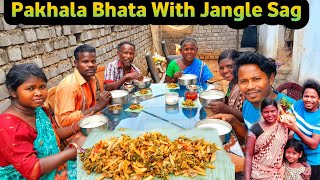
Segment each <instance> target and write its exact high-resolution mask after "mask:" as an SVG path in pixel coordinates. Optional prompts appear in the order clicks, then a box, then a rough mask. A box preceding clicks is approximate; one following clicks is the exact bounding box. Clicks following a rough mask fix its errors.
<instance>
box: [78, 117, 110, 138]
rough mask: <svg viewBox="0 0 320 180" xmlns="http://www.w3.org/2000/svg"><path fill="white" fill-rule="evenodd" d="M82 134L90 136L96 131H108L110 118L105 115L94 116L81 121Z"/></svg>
mask: <svg viewBox="0 0 320 180" xmlns="http://www.w3.org/2000/svg"><path fill="white" fill-rule="evenodd" d="M79 127H80V130H81V133H82V134H83V135H85V136H88V135H89V134H90V133H91V131H93V130H94V129H108V118H107V117H106V116H104V115H92V116H88V117H86V118H84V119H82V120H81V121H79Z"/></svg>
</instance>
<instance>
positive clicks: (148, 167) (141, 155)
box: [80, 132, 221, 180]
mask: <svg viewBox="0 0 320 180" xmlns="http://www.w3.org/2000/svg"><path fill="white" fill-rule="evenodd" d="M220 149H221V148H220V147H218V146H216V145H215V144H214V143H210V142H207V141H205V140H204V139H190V138H186V137H184V136H180V137H179V138H178V139H176V140H174V141H170V139H169V138H168V137H167V136H165V135H162V134H160V133H158V132H152V133H144V134H142V135H140V136H138V137H137V138H131V137H130V136H127V135H124V134H122V136H121V137H119V138H118V137H112V138H110V139H105V140H101V141H100V142H98V143H96V144H95V145H94V146H93V147H92V148H89V149H87V150H86V152H85V153H82V154H80V159H81V161H83V169H85V170H86V171H87V173H88V174H90V173H91V172H96V173H100V174H102V176H101V177H100V178H99V179H103V178H112V179H135V180H142V179H143V178H145V179H153V177H155V176H158V177H160V178H162V179H169V174H174V175H176V176H179V175H183V176H189V177H195V176H197V175H203V176H205V175H206V171H205V169H206V168H212V169H213V168H215V166H214V165H213V163H212V162H213V161H215V159H216V155H215V152H216V151H217V150H220Z"/></svg>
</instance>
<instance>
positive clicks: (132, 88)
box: [123, 84, 135, 93]
mask: <svg viewBox="0 0 320 180" xmlns="http://www.w3.org/2000/svg"><path fill="white" fill-rule="evenodd" d="M123 89H124V90H126V91H128V92H129V93H132V92H133V91H134V90H135V87H134V85H132V84H125V85H123Z"/></svg>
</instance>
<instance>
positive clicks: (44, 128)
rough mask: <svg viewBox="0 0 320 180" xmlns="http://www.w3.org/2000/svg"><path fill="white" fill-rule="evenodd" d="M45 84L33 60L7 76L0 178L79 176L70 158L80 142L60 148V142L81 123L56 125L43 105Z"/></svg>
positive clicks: (1, 117) (0, 130) (0, 131)
mask: <svg viewBox="0 0 320 180" xmlns="http://www.w3.org/2000/svg"><path fill="white" fill-rule="evenodd" d="M46 84H47V78H46V76H45V74H44V73H43V71H42V70H41V69H40V68H39V67H38V66H36V65H34V64H20V65H14V66H13V67H12V68H11V70H10V71H9V73H8V74H7V76H6V86H7V88H8V91H9V93H10V95H11V105H10V106H9V107H8V108H7V109H6V110H5V111H4V112H3V113H2V114H0V122H1V123H0V137H1V138H0V177H1V178H0V179H24V178H25V179H28V180H33V179H40V177H41V178H42V179H67V178H69V179H76V167H75V163H74V162H73V163H72V162H71V161H68V160H70V159H74V158H76V155H77V150H79V146H78V145H76V144H74V147H70V148H68V149H65V150H63V151H60V149H59V142H60V140H64V139H66V138H68V137H70V136H71V135H73V134H74V133H76V132H77V131H79V126H78V125H73V126H68V127H64V128H59V129H54V128H53V126H52V124H51V121H50V119H49V118H48V116H47V114H46V113H45V111H44V109H43V108H42V107H41V106H42V105H43V103H44V101H45V100H46V97H47V87H46ZM82 142H83V140H82V141H78V143H80V144H81V143H82ZM67 161H68V166H67V163H66V162H67Z"/></svg>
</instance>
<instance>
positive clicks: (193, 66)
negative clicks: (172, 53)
mask: <svg viewBox="0 0 320 180" xmlns="http://www.w3.org/2000/svg"><path fill="white" fill-rule="evenodd" d="M180 47H181V50H180V52H181V55H182V58H180V59H175V60H173V61H171V62H170V64H169V65H168V68H167V71H166V78H165V82H168V83H176V82H177V81H178V78H180V77H182V74H195V75H197V77H198V79H197V84H199V85H201V84H202V83H206V82H207V81H208V80H209V79H210V78H212V77H213V75H212V73H211V71H210V69H209V67H208V66H207V65H206V64H205V63H204V62H203V61H201V60H200V59H198V58H196V55H197V52H198V47H197V41H196V40H195V39H194V38H192V37H185V38H184V39H183V40H182V41H181V42H180Z"/></svg>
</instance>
